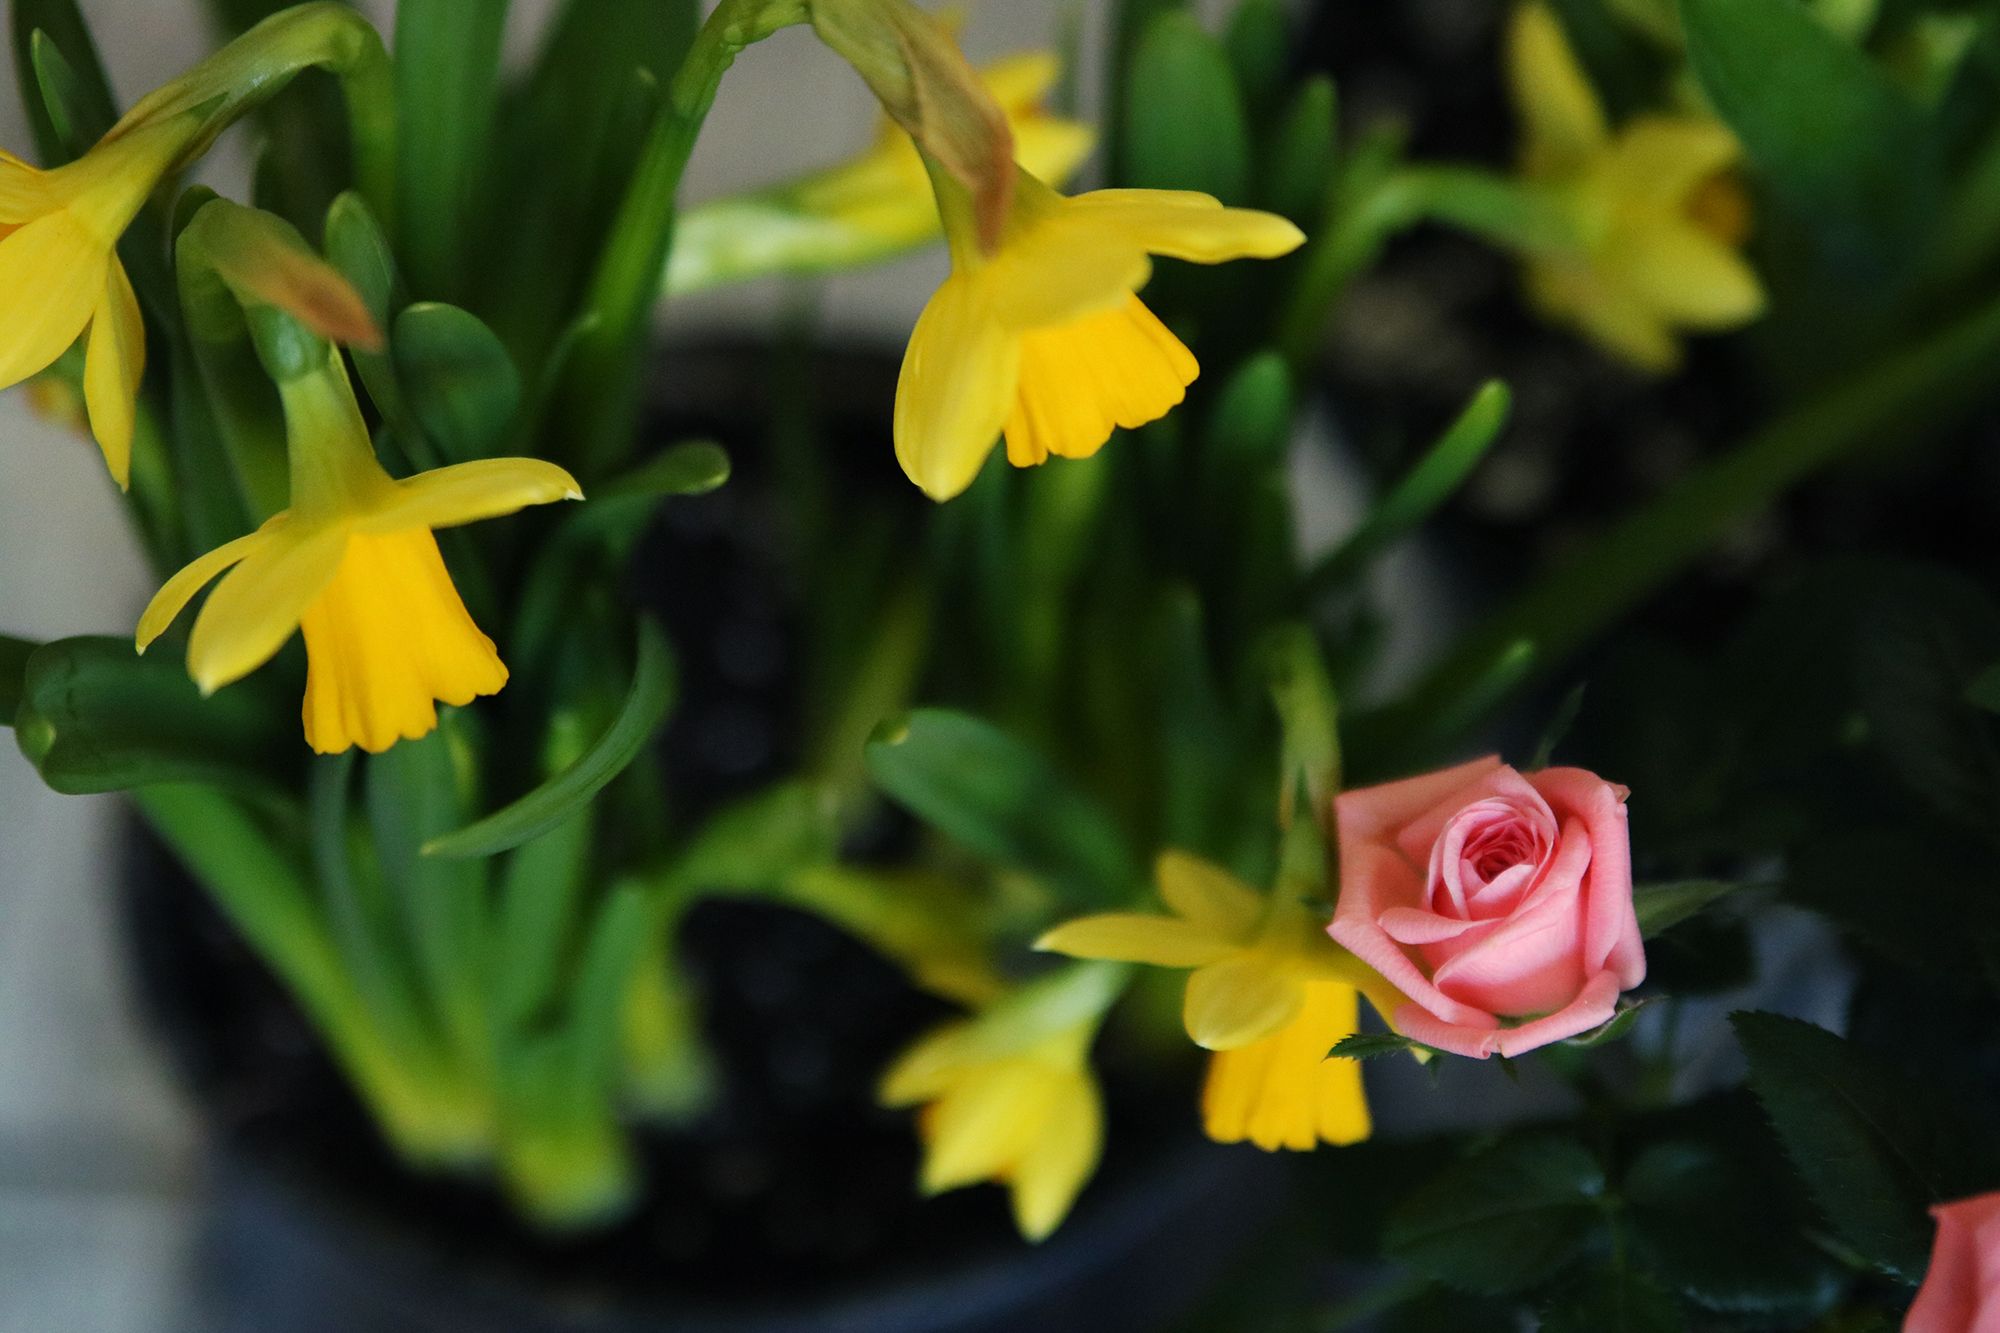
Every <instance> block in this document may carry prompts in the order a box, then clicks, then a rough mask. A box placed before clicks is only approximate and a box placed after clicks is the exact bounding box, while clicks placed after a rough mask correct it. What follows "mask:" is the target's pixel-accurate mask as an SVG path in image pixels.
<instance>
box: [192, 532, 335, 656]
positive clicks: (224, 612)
mask: <svg viewBox="0 0 2000 1333" xmlns="http://www.w3.org/2000/svg"><path fill="white" fill-rule="evenodd" d="M258 535H259V536H260V537H261V538H262V540H261V541H259V542H258V543H257V544H256V545H255V546H253V547H252V548H251V549H250V551H249V552H248V553H247V554H246V555H245V556H244V557H243V560H242V563H240V564H238V565H237V566H236V568H235V569H233V570H231V571H230V572H229V576H228V577H227V578H225V579H223V580H222V582H221V583H219V584H217V585H216V587H215V591H214V592H212V593H210V594H209V596H208V603H207V605H205V606H203V607H202V609H201V615H200V616H199V617H198V618H197V619H196V620H195V623H194V634H193V635H192V636H190V638H189V639H188V674H189V675H191V676H193V677H194V682H195V684H196V685H199V686H200V687H201V690H202V692H203V693H204V694H206V693H208V692H210V691H212V690H218V689H221V688H222V687H223V686H224V685H227V684H228V683H229V682H230V681H232V680H240V679H241V678H242V677H244V676H247V675H249V674H250V673H251V672H252V671H255V670H256V669H257V668H258V667H260V666H262V665H264V663H265V662H267V661H269V660H270V658H271V654H273V653H275V652H277V651H278V649H280V648H282V647H284V646H285V640H286V639H289V638H291V637H292V631H294V630H296V629H297V628H298V627H299V619H300V617H302V616H303V615H304V614H305V611H306V608H307V607H309V606H311V605H312V603H313V600H314V599H315V598H317V597H318V596H319V595H320V594H321V593H322V592H324V591H326V586H327V584H329V583H331V582H333V579H334V575H335V574H336V573H338V572H339V569H340V559H341V555H342V553H343V552H344V551H345V550H346V549H347V540H348V535H349V531H348V526H347V525H346V524H345V523H326V524H315V525H312V526H306V525H303V524H287V525H286V526H284V527H282V528H272V527H271V526H270V525H269V524H267V525H266V529H265V531H263V532H260V533H259V534H258Z"/></svg>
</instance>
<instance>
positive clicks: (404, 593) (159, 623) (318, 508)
mask: <svg viewBox="0 0 2000 1333" xmlns="http://www.w3.org/2000/svg"><path fill="white" fill-rule="evenodd" d="M278 389H279V394H280V397H281V399H282V401H283V404H284V410H285V424H286V431H287V435H288V436H289V439H290V445H291V457H292V468H291V491H292V496H291V507H290V508H288V509H286V510H284V511H283V512H282V513H279V514H277V515H275V516H274V517H272V518H271V519H269V520H268V521H266V522H265V523H264V525H263V526H262V527H260V528H258V529H257V531H255V532H253V533H251V534H249V535H248V536H245V537H239V538H237V539H236V540H235V541H232V542H228V543H226V544H224V545H222V546H219V547H217V548H216V549H215V550H213V551H210V552H209V553H208V554H206V555H204V556H202V557H200V558H199V559H197V560H195V561H194V562H192V563H191V564H189V565H188V566H187V567H186V568H184V569H182V570H181V571H180V572H179V573H178V574H175V575H174V576H173V577H172V578H171V579H169V580H167V583H166V586H164V587H163V588H161V589H160V591H159V593H158V595H156V596H155V597H154V598H153V601H152V604H151V605H150V606H148V607H147V608H146V611H145V614H144V615H143V616H142V617H141V618H140V621H139V632H138V646H139V650H140V651H141V652H144V651H145V649H146V646H147V645H148V644H150V643H151V642H152V641H153V640H154V639H156V638H158V637H159V635H160V633H161V632H162V631H163V630H165V629H166V627H167V626H168V624H170V623H171V622H172V621H173V619H174V617H175V616H176V615H178V614H179V613H180V610H181V608H182V607H184V606H186V605H187V603H188V601H189V599H191V598H192V597H193V596H194V594H195V593H196V592H198V591H199V590H200V589H201V588H202V587H204V586H205V585H206V584H207V583H208V582H209V580H211V579H213V578H214V577H215V576H216V575H218V574H221V573H222V572H223V571H224V570H228V571H229V573H228V574H227V576H226V577H224V578H223V580H222V582H221V583H219V584H217V585H216V588H215V591H214V592H213V593H211V594H210V595H209V598H208V602H207V604H206V605H205V606H203V607H202V610H201V614H200V616H199V617H198V618H197V619H196V620H195V626H194V633H193V635H192V636H191V637H190V638H189V640H188V654H187V662H188V673H189V674H190V675H191V676H193V677H194V680H195V683H196V684H197V685H199V686H200V687H201V689H202V692H203V693H205V694H206V693H209V692H212V691H214V690H217V689H220V688H221V687H222V686H224V685H227V684H229V683H230V682H231V681H233V680H237V679H240V678H241V677H243V676H245V675H248V674H249V673H250V672H252V671H254V670H256V669H257V668H258V667H259V666H261V665H263V664H264V663H265V662H266V661H268V660H269V659H270V658H271V656H272V655H273V654H274V653H276V652H277V651H278V649H279V648H281V647H283V646H284V643H285V641H286V640H287V639H289V638H290V637H291V636H292V632H293V631H294V630H301V631H303V632H304V634H305V640H306V659H307V671H306V693H305V705H304V710H303V711H304V720H305V734H306V741H307V743H308V744H309V745H311V746H312V748H313V749H315V750H317V751H319V752H321V753H322V754H333V753H338V752H340V751H342V750H345V749H347V748H348V747H350V746H353V745H359V746H361V747H362V748H363V749H365V750H370V751H375V752H379V751H382V750H386V749H388V748H389V747H390V746H391V745H393V744H395V743H396V741H397V740H399V739H405V738H410V739H414V738H415V737H418V736H421V735H423V734H425V733H426V732H428V731H430V730H431V729H432V728H433V727H435V726H436V725H437V708H436V701H439V700H442V701H443V702H445V703H449V704H466V703H470V702H471V701H472V700H473V698H474V697H475V696H477V695H482V694H493V693H495V692H497V691H498V690H499V689H500V687H501V686H503V685H504V684H506V682H507V668H506V666H505V665H503V664H502V663H501V661H500V657H499V655H498V653H496V652H495V651H494V647H493V641H492V640H491V639H489V638H487V637H486V635H484V634H482V633H481V632H480V630H479V627H478V626H477V625H476V624H474V623H473V621H472V617H471V616H470V615H469V614H468V613H467V612H466V609H465V604H464V602H463V601H462V600H461V599H460V598H459V595H458V589H457V588H456V587H455V586H453V584H452V581H451V575H450V574H449V573H448V572H447V571H446V569H445V566H444V561H443V559H442V558H441V557H440V555H439V553H438V546H437V539H436V538H435V537H434V536H432V529H434V528H444V527H452V526H455V525H457V524H461V523H472V522H476V521H477V520H479V519H483V518H495V517H498V516H500V515H502V514H511V513H513V512H514V511H515V510H518V509H521V508H523V507H525V506H527V505H535V504H547V503H549V502H550V501H554V500H564V499H571V500H576V499H582V498H583V496H582V492H581V491H579V490H578V488H577V485H576V483H575V481H573V480H572V479H571V478H570V475H569V474H568V473H567V472H565V471H563V470H562V469H561V468H559V467H557V466H556V465H555V464H553V463H548V462H544V461H542V460H540V459H534V458H488V459H481V460H478V461H475V462H470V463H460V464H457V465H455V466H452V467H445V468H439V469H437V470H435V471H432V472H425V473H421V474H419V475H417V476H414V477H411V478H409V479H408V480H405V481H397V480H395V479H393V478H391V477H390V476H389V474H388V473H387V472H385V471H383V469H382V466H381V464H379V463H378V462H376V460H375V453H374V450H373V448H372V447H371V446H370V445H369V441H368V431H367V427H366V425H365V424H364V423H363V421H362V418H361V412H360V409H359V407H358V406H357V405H356V403H355V401H354V393H353V390H352V388H351V386H350V385H349V384H348V381H347V373H346V370H345V368H344V366H343V365H342V363H341V360H340V354H339V352H338V351H337V350H335V349H332V348H329V349H328V351H327V355H326V357H325V358H324V359H323V360H322V361H321V362H320V363H319V364H318V365H317V366H315V367H314V368H312V369H310V370H308V371H306V372H305V373H302V374H299V375H296V376H293V377H291V378H286V379H282V380H281V381H280V382H279V385H278Z"/></svg>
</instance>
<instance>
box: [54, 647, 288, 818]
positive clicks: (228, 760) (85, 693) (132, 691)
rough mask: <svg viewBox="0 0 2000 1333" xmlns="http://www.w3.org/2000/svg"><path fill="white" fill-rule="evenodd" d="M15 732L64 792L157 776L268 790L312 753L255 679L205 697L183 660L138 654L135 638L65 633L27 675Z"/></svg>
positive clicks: (112, 787) (118, 786)
mask: <svg viewBox="0 0 2000 1333" xmlns="http://www.w3.org/2000/svg"><path fill="white" fill-rule="evenodd" d="M20 689H21V698H20V705H19V707H18V709H17V710H16V712H15V716H14V727H15V731H14V737H15V740H16V741H17V742H18V743H19V745H20V747H21V753H22V754H24V755H26V756H27V757H28V760H29V762H30V763H32V764H34V765H35V767H36V768H37V769H39V770H40V771H41V774H42V780H43V781H44V782H46V783H48V784H49V786H51V787H53V788H54V789H55V790H57V791H59V792H64V793H66V794H69V795H77V794H80V793H85V792H104V791H123V790H125V789H127V788H130V787H138V786H143V785H146V784H149V783H156V782H213V783H220V784H223V785H231V786H243V785H249V786H255V787H263V786H268V785H270V784H273V783H284V782H285V781H286V780H287V779H288V777H289V775H290V774H292V772H293V771H294V770H295V769H296V767H297V765H298V763H299V761H300V759H301V758H302V757H303V755H304V751H303V749H302V748H301V747H300V745H299V738H298V733H297V730H296V719H292V720H290V721H281V720H280V719H281V717H282V715H281V714H276V713H274V712H273V711H272V709H271V708H270V707H269V701H268V700H267V699H265V698H264V697H262V693H261V691H260V690H259V689H258V688H257V687H256V686H255V685H254V684H250V683H245V684H242V685H237V686H232V687H230V688H228V689H225V690H221V691H218V692H217V693H216V694H214V695H212V696H211V697H209V698H207V699H203V698H202V697H201V691H199V690H198V689H196V688H195V684H194V682H193V681H192V680H190V679H188V674H187V671H186V669H185V668H184V667H183V666H182V665H181V663H180V662H178V661H176V660H173V659H172V658H171V657H169V656H168V655H166V654H164V653H156V654H154V655H153V656H151V657H140V656H139V655H138V654H137V653H135V652H134V651H133V650H132V641H131V640H130V639H110V638H98V637H85V638H76V639H59V640H57V641H56V642H54V643H49V644H45V645H43V646H42V647H40V648H38V649H36V650H35V651H34V654H33V655H32V656H31V657H29V658H28V663H27V668H26V671H25V673H24V674H23V676H22V678H21V685H20Z"/></svg>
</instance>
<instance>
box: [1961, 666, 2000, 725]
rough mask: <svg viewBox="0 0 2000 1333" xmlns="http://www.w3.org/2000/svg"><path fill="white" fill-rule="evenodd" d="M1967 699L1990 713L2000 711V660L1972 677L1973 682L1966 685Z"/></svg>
mask: <svg viewBox="0 0 2000 1333" xmlns="http://www.w3.org/2000/svg"><path fill="white" fill-rule="evenodd" d="M1965 701H1966V702H1967V703H1970V704H1976V705H1978V706H1979V707H1981V708H1984V709H1985V710H1986V711H1987V712H1989V713H2000V662H1995V663H1994V664H1993V665H1992V666H1989V667H1987V668H1986V669H1985V670H1983V671H1981V672H1980V673H1979V674H1978V675H1976V676H1974V677H1973V678H1972V683H1971V684H1970V685H1967V686H1966V687H1965Z"/></svg>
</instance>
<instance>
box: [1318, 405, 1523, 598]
mask: <svg viewBox="0 0 2000 1333" xmlns="http://www.w3.org/2000/svg"><path fill="white" fill-rule="evenodd" d="M1512 402H1513V395H1512V394H1511V393H1509V391H1508V389H1507V386H1506V385H1505V384H1503V383H1501V382H1500V381H1499V380H1488V381H1487V382H1486V383H1485V384H1484V385H1482V386H1481V387H1480V389H1479V392H1477V393H1475V394H1474V395H1473V396H1472V401H1470V402H1469V403H1467V404H1466V405H1465V410H1464V411H1463V412H1461V413H1459V415H1458V420H1456V421H1454V422H1452V424H1451V426H1450V428H1449V429H1447V430H1446V431H1445V433H1444V434H1443V435H1441V436H1439V437H1438V441H1437V443H1436V444H1434V445H1432V446H1431V449H1430V452H1429V453H1427V454H1425V455H1424V457H1423V460H1422V461H1421V462H1419V463H1418V464H1417V465H1416V466H1415V467H1414V468H1411V469H1410V472H1409V475H1407V476H1406V477H1404V478H1403V480H1402V481H1400V482H1398V483H1397V484H1396V487H1395V489H1393V490H1391V491H1390V492H1389V494H1388V495H1386V496H1384V497H1383V498H1382V500H1381V502H1380V503H1378V504H1377V505H1376V506H1375V507H1374V509H1372V510H1371V511H1369V514H1368V517H1367V519H1366V520H1364V521H1363V522H1362V524H1361V526H1360V527H1359V528H1358V529H1356V530H1355V532H1354V535H1353V536H1351V537H1349V538H1348V539H1347V540H1346V541H1344V542H1342V543H1341V544H1340V545H1339V546H1338V547H1336V548H1334V549H1333V550H1332V551H1330V552H1328V553H1327V554H1326V555H1325V556H1323V557H1321V559H1320V562H1319V564H1317V565H1316V566H1314V568H1313V569H1312V571H1311V572H1310V573H1309V574H1307V575H1306V587H1307V589H1308V590H1309V592H1310V593H1312V594H1318V593H1323V592H1326V591H1329V590H1331V589H1334V588H1338V587H1341V586H1343V585H1345V584H1347V583H1349V582H1351V581H1352V580H1354V579H1356V578H1358V577H1360V576H1361V575H1362V574H1363V573H1365V572H1366V571H1367V568H1368V566H1369V563H1370V562H1371V561H1373V560H1374V559H1375V557H1376V556H1377V555H1380V554H1381V553H1382V552H1383V551H1385V550H1387V549H1388V548H1389V547H1390V546H1392V545H1394V544H1395V543H1396V542H1397V541H1398V540H1399V539H1401V538H1402V537H1403V536H1404V535H1405V534H1407V533H1409V532H1410V531H1411V530H1412V529H1413V528H1415V527H1416V526H1417V525H1418V524H1419V523H1422V522H1423V521H1424V520H1425V519H1426V518H1429V517H1430V516H1431V514H1432V513H1433V512H1434V511H1435V510H1436V509H1437V508H1438V506H1440V505H1442V504H1443V503H1444V502H1445V501H1446V500H1449V499H1450V498H1451V497H1452V495H1453V494H1454V493H1455V492H1456V491H1457V490H1458V488H1459V486H1460V485H1462V484H1463V483H1464V481H1465V479H1466V478H1467V477H1468V476H1470V475H1472V469H1473V468H1475V467H1477V466H1478V465H1479V460H1480V459H1482V458H1484V457H1485V456H1486V451H1487V450H1488V449H1490V448H1491V447H1492V446H1493V442H1494V441H1495V440H1497V439H1499V438H1500V432H1501V430H1502V429H1503V428H1505V426H1506V425H1507V415H1508V411H1509V409H1510V407H1511V405H1512Z"/></svg>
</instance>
